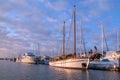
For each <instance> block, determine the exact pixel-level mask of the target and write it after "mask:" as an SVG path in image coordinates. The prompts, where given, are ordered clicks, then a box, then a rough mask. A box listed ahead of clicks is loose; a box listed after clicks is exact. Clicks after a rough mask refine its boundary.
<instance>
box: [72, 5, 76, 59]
mask: <svg viewBox="0 0 120 80" xmlns="http://www.w3.org/2000/svg"><path fill="white" fill-rule="evenodd" d="M73 15H74V57H76V6H75V5H74V10H73Z"/></svg>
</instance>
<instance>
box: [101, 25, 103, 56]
mask: <svg viewBox="0 0 120 80" xmlns="http://www.w3.org/2000/svg"><path fill="white" fill-rule="evenodd" d="M101 31H102V36H101V43H102V44H101V50H102V55H103V50H104V49H103V48H104V33H103V26H102V25H101Z"/></svg>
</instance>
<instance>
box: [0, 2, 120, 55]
mask: <svg viewBox="0 0 120 80" xmlns="http://www.w3.org/2000/svg"><path fill="white" fill-rule="evenodd" d="M119 3H120V1H119V0H19V1H18V0H0V57H13V56H18V55H20V54H23V53H24V52H28V51H32V52H33V51H34V50H36V49H37V44H38V43H39V45H40V54H41V55H52V54H53V50H54V52H55V53H56V55H60V53H61V51H62V50H61V42H62V41H61V40H62V26H63V22H64V21H66V39H68V37H69V35H68V34H69V32H70V31H69V30H70V29H71V32H70V39H69V41H67V40H66V42H67V43H66V46H67V47H66V48H67V49H66V50H68V51H66V53H69V52H72V51H73V40H72V35H73V34H72V33H73V31H72V29H73V27H72V25H71V23H73V22H72V11H73V5H76V13H77V52H79V51H80V46H81V45H80V22H82V27H83V35H84V40H85V44H86V49H87V50H89V49H91V48H92V49H93V47H94V46H95V45H96V46H97V48H98V50H99V51H100V50H101V27H100V25H102V26H103V27H104V29H105V36H106V39H107V42H108V45H109V49H110V50H116V45H117V43H116V42H117V41H116V32H117V31H118V30H119V29H120V23H119V21H120V15H119V14H120V5H119ZM68 48H69V49H68ZM104 50H106V47H104Z"/></svg>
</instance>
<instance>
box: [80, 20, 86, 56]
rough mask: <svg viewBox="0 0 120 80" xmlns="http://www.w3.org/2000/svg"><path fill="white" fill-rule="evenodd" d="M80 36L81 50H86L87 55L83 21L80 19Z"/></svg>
mask: <svg viewBox="0 0 120 80" xmlns="http://www.w3.org/2000/svg"><path fill="white" fill-rule="evenodd" d="M80 33H81V34H80V36H81V37H80V38H81V41H80V42H81V52H82V48H83V50H84V54H85V55H86V47H85V41H84V37H83V31H82V21H80Z"/></svg>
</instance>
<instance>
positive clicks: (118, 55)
mask: <svg viewBox="0 0 120 80" xmlns="http://www.w3.org/2000/svg"><path fill="white" fill-rule="evenodd" d="M101 27H102V57H101V59H100V60H93V61H91V62H90V63H89V69H97V70H119V69H120V51H107V52H106V53H105V55H104V51H103V47H104V44H103V41H104V40H103V38H104V37H105V35H104V28H103V26H101ZM107 50H108V47H107Z"/></svg>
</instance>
